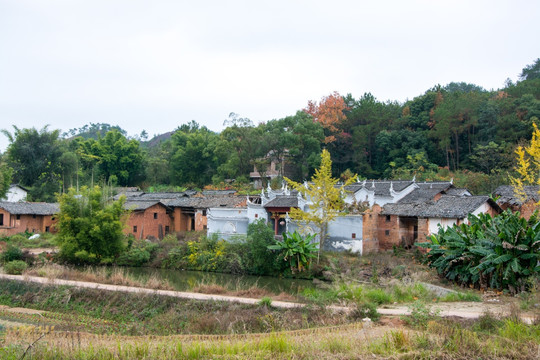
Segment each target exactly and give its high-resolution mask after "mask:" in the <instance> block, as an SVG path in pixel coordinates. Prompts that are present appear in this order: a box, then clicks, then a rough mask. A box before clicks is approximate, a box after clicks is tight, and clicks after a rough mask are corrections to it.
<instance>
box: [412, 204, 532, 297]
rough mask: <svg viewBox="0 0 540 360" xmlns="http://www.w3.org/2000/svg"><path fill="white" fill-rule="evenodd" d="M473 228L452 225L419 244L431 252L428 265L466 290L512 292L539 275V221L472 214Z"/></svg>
mask: <svg viewBox="0 0 540 360" xmlns="http://www.w3.org/2000/svg"><path fill="white" fill-rule="evenodd" d="M468 220H469V224H468V225H467V224H461V225H454V226H452V227H449V228H446V229H442V228H441V229H439V232H438V233H437V234H435V235H433V236H431V238H430V240H431V242H426V243H421V244H418V246H420V247H424V248H427V249H429V252H428V253H427V259H428V265H429V266H430V267H433V268H435V269H437V272H438V273H439V274H440V275H441V276H444V277H446V278H447V279H449V280H452V281H455V282H457V283H460V284H462V285H473V286H476V287H482V288H485V287H491V288H497V289H508V290H510V292H512V293H516V292H519V291H523V290H525V289H526V288H527V286H528V284H529V282H528V279H529V278H530V277H531V276H540V266H539V265H538V264H539V261H540V222H539V221H538V214H537V213H535V214H533V215H532V216H531V217H530V218H529V220H527V219H524V218H522V217H521V216H520V214H519V213H512V212H511V211H509V210H507V211H504V212H503V213H501V214H499V215H497V216H495V217H491V216H490V215H489V214H480V215H478V216H474V215H469V217H468Z"/></svg>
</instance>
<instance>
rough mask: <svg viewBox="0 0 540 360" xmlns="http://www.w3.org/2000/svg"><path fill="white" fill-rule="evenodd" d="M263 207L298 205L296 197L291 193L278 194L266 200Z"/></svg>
mask: <svg viewBox="0 0 540 360" xmlns="http://www.w3.org/2000/svg"><path fill="white" fill-rule="evenodd" d="M264 207H265V208H268V207H282V208H286V207H298V197H297V196H292V195H278V196H276V197H275V198H274V199H272V200H270V201H269V202H267V203H266V204H265V205H264Z"/></svg>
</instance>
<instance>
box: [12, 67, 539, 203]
mask: <svg viewBox="0 0 540 360" xmlns="http://www.w3.org/2000/svg"><path fill="white" fill-rule="evenodd" d="M539 67H540V59H537V60H536V61H535V62H534V63H533V64H531V65H528V66H526V67H525V68H524V69H523V71H522V73H521V76H520V80H519V81H518V82H516V83H513V82H511V81H507V83H506V84H505V86H504V87H503V88H501V89H497V90H491V91H487V90H484V89H482V88H481V87H479V86H477V85H474V84H467V83H450V84H447V85H446V86H440V85H437V86H435V87H433V88H431V89H428V90H427V91H426V92H425V93H423V94H420V95H419V96H416V97H412V98H411V100H408V101H406V102H404V103H399V102H395V101H380V100H378V99H377V98H376V97H375V96H374V95H373V94H371V93H365V94H363V95H361V96H360V97H358V98H355V97H354V96H353V95H352V94H347V95H345V96H342V95H340V94H338V93H336V92H334V93H332V94H330V95H328V96H324V97H323V98H322V99H321V100H320V101H318V102H317V101H309V102H308V104H307V106H306V108H305V109H302V110H301V111H298V112H297V113H296V114H294V115H291V116H287V117H284V118H281V119H273V120H269V121H267V122H264V123H260V124H258V125H255V124H254V123H253V122H252V121H251V120H249V119H248V118H243V117H240V116H239V115H237V114H235V113H231V114H230V115H229V118H228V119H227V120H225V122H224V126H225V128H224V130H223V131H221V133H216V132H213V131H211V130H209V129H208V128H206V127H205V126H201V125H199V124H198V123H197V122H195V121H191V122H189V123H187V124H183V125H180V126H179V127H177V128H176V129H175V130H174V131H173V132H171V133H168V134H162V135H160V136H157V137H156V138H154V139H152V140H150V141H146V139H147V136H148V134H147V133H146V132H145V131H143V132H142V133H141V134H140V135H135V136H133V137H131V138H129V137H127V133H126V131H125V130H123V129H120V128H118V127H117V126H111V125H108V124H99V123H98V124H90V125H89V126H88V125H86V126H84V127H82V128H80V129H71V130H69V132H67V133H64V134H63V137H61V136H60V132H59V131H58V130H52V131H51V130H49V129H48V128H47V127H45V128H43V129H41V130H36V129H34V128H32V129H18V128H16V127H14V132H13V133H10V132H8V131H6V130H4V134H5V135H6V136H8V138H9V140H10V145H9V147H8V149H7V152H6V154H5V158H6V162H7V165H8V166H9V167H10V168H13V181H15V182H19V183H21V184H22V185H24V186H27V187H29V188H30V190H31V198H32V199H33V200H47V201H49V200H52V199H54V193H55V192H65V189H67V188H69V187H71V186H76V185H89V186H93V184H94V183H99V181H100V180H101V181H104V182H110V183H112V184H118V185H123V186H135V185H142V186H153V187H155V186H159V185H162V186H182V187H203V186H205V185H209V184H211V183H212V184H213V185H214V186H216V187H218V188H220V187H224V186H229V184H230V183H231V182H233V180H235V181H236V183H237V184H238V183H246V182H247V181H248V180H249V175H250V172H252V171H253V170H254V167H256V168H257V171H258V172H259V173H261V174H262V175H264V174H265V173H267V172H268V171H269V169H270V168H271V165H272V164H273V165H276V168H275V170H276V171H277V172H278V174H279V175H281V176H283V175H286V176H287V177H289V178H291V179H292V180H295V181H303V180H305V179H308V178H309V177H310V176H311V175H312V174H313V173H314V171H315V169H316V168H317V167H318V166H319V163H320V152H321V149H322V148H323V147H324V148H326V149H327V150H328V151H329V152H330V153H331V154H332V162H333V168H332V175H333V176H334V177H338V176H340V175H341V174H353V173H357V174H359V175H360V176H361V177H363V178H366V177H367V178H387V179H388V178H393V179H398V178H412V177H413V176H416V178H417V179H419V180H441V179H444V180H450V179H451V178H454V179H455V180H456V181H455V183H456V185H457V186H467V187H468V188H469V189H471V190H472V191H473V192H475V193H489V192H491V191H493V190H494V189H495V187H496V186H498V185H499V184H501V183H507V178H506V177H507V174H508V172H512V156H511V154H512V152H513V151H514V149H515V148H516V147H517V146H518V145H519V144H521V143H523V142H524V141H528V140H530V138H531V135H530V134H531V132H532V129H533V123H534V122H538V119H539V118H540V77H539V76H538V68H539ZM68 136H69V138H68ZM284 160H285V161H284ZM263 181H265V179H264V177H263ZM266 185H267V184H266V183H264V184H263V186H266Z"/></svg>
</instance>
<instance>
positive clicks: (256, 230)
mask: <svg viewBox="0 0 540 360" xmlns="http://www.w3.org/2000/svg"><path fill="white" fill-rule="evenodd" d="M274 243H275V240H274V231H272V229H271V228H270V227H269V226H268V225H267V224H266V222H265V221H264V220H262V219H261V220H258V221H256V222H254V223H251V224H249V226H248V232H247V239H246V247H247V250H248V254H247V257H246V259H245V261H246V264H245V267H246V270H247V271H248V272H249V273H250V274H254V275H270V274H272V273H274V272H275V270H276V266H275V264H276V260H277V256H278V254H277V253H276V252H273V251H270V250H269V249H268V246H270V245H273V244H274Z"/></svg>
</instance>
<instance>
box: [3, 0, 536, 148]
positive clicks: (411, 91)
mask: <svg viewBox="0 0 540 360" xmlns="http://www.w3.org/2000/svg"><path fill="white" fill-rule="evenodd" d="M538 15H540V1H538V0H523V1H521V0H512V1H499V0H490V1H484V0H474V1H472V0H453V1H443V0H440V1H439V0H408V1H403V0H378V1H363V0H333V1H319V0H298V1H295V0H288V1H282V0H272V1H253V0H249V1H240V0H227V1H224V0H218V1H210V0H207V1H205V0H199V1H183V0H176V1H174V0H171V1H164V0H152V1H149V0H147V1H140V0H86V1H79V0H46V1H45V0H0V129H6V130H8V131H12V130H13V128H12V125H15V126H17V127H18V128H30V127H35V128H37V129H41V128H42V127H43V126H45V125H49V128H50V129H61V130H62V131H66V130H69V129H71V128H79V127H82V126H83V125H85V124H89V123H91V122H92V123H109V124H111V125H119V126H120V127H122V128H124V129H125V130H127V132H128V133H129V134H130V135H136V134H139V133H140V132H141V131H142V130H146V131H147V132H148V133H149V135H150V136H152V135H154V134H161V133H164V132H167V131H172V130H174V129H176V128H177V127H178V126H180V125H181V124H184V123H187V122H190V121H191V120H195V121H197V122H198V123H200V124H201V125H205V126H207V127H208V128H210V129H212V130H214V131H220V130H222V129H223V122H224V120H226V119H227V118H228V116H229V114H230V113H231V112H234V113H236V114H238V115H239V116H241V117H247V118H249V119H251V120H252V121H253V122H254V123H259V122H262V121H268V120H271V119H279V118H282V117H285V116H288V115H293V114H295V113H296V111H298V110H301V109H302V108H304V107H305V106H306V105H307V102H308V101H309V100H320V99H321V98H322V97H323V96H327V95H329V94H330V93H332V92H334V91H337V92H339V93H340V94H342V95H346V94H348V93H350V94H352V95H353V96H354V97H355V98H359V97H361V96H362V95H363V94H364V93H366V92H370V93H372V94H373V95H374V96H375V97H376V98H377V99H378V100H381V101H387V100H392V101H399V102H404V101H406V100H407V99H412V98H414V97H416V96H418V95H421V94H423V93H424V92H425V91H426V90H428V89H430V88H432V87H433V86H435V85H437V84H441V85H445V84H447V83H449V82H452V81H454V82H460V81H464V82H467V83H473V84H476V85H479V86H482V87H484V88H485V89H488V90H489V89H497V88H501V87H503V86H504V83H505V81H506V79H508V78H509V79H511V80H513V81H516V80H517V79H518V76H519V74H520V73H521V70H522V69H523V68H524V67H525V66H526V65H528V64H532V63H533V62H534V61H535V60H536V59H537V58H539V57H540V40H539V35H540V25H539V23H538ZM8 144H9V142H8V140H7V138H6V137H5V136H4V135H2V134H0V151H5V149H6V147H7V145H8Z"/></svg>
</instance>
